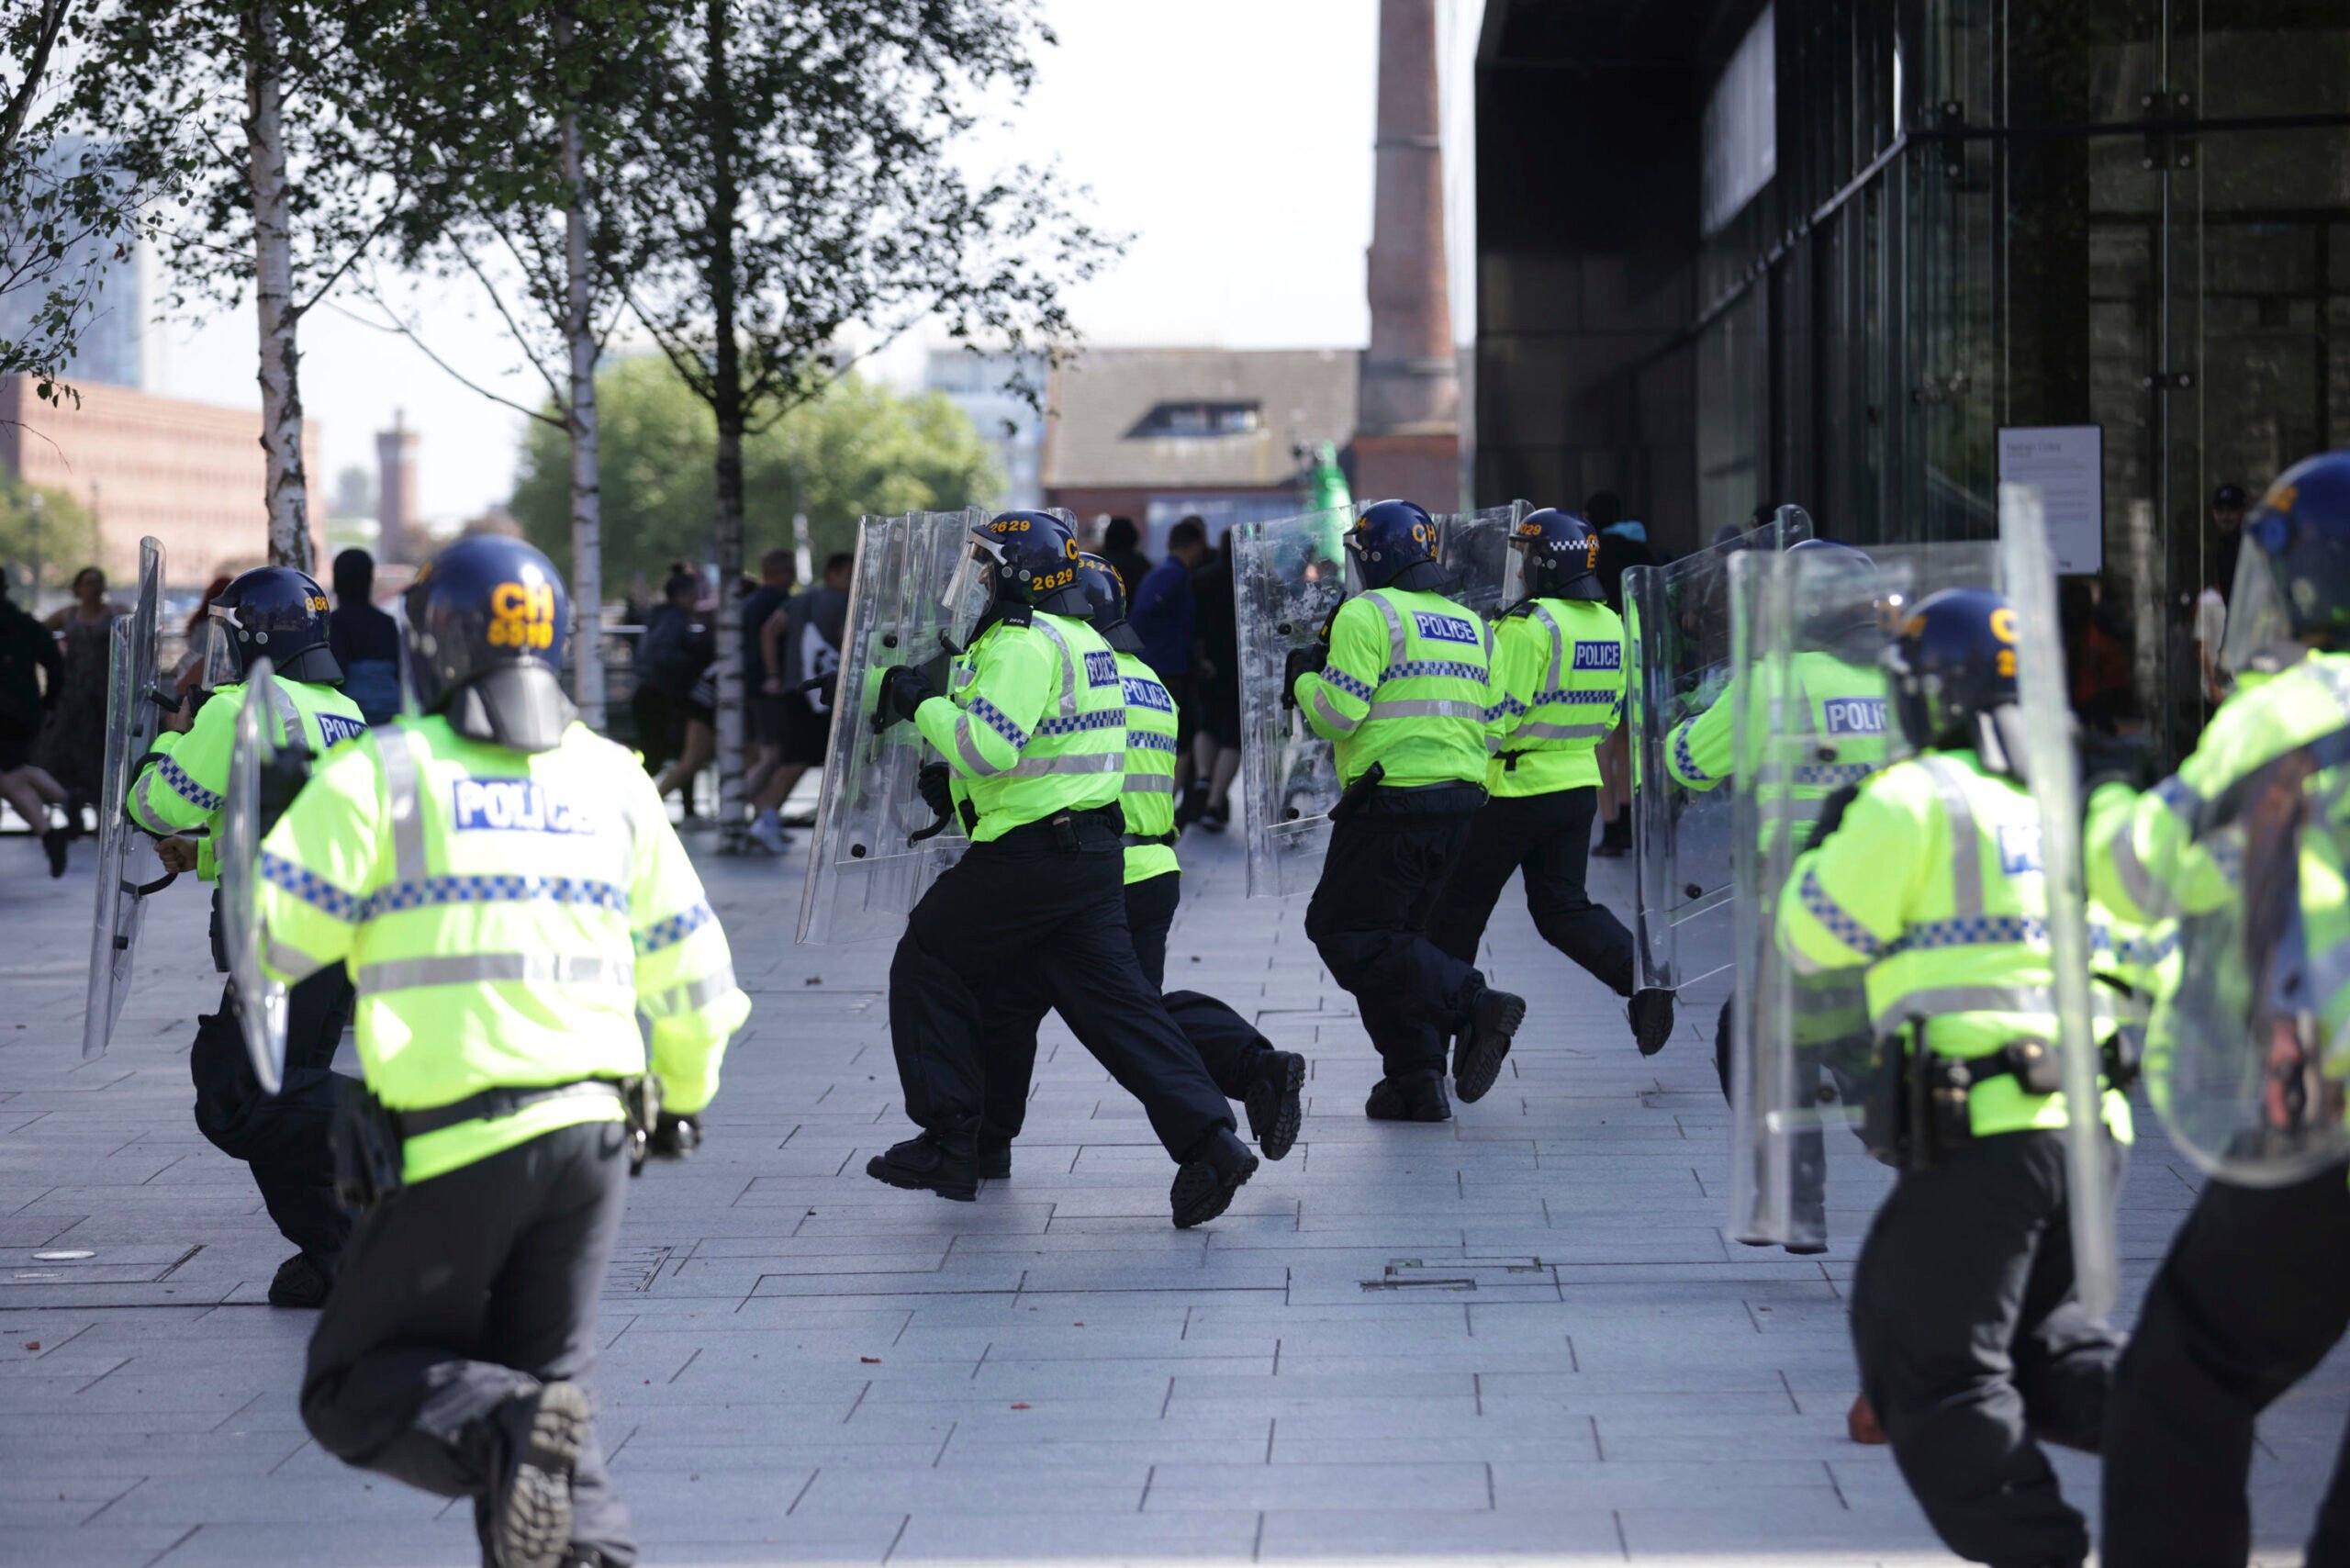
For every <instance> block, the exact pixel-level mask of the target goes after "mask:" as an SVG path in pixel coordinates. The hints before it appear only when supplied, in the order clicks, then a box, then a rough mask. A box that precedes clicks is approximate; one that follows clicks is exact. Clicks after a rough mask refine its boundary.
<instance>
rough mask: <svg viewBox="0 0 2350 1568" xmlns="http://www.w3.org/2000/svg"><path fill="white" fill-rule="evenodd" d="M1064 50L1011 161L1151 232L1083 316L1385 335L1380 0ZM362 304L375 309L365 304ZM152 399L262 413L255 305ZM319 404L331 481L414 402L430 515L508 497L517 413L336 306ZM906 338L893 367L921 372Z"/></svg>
mask: <svg viewBox="0 0 2350 1568" xmlns="http://www.w3.org/2000/svg"><path fill="white" fill-rule="evenodd" d="M1044 10H1045V13H1046V17H1048V19H1049V21H1050V23H1051V25H1052V27H1053V28H1054V29H1055V30H1056V31H1057V33H1058V34H1059V35H1060V40H1061V45H1060V48H1058V49H1057V50H1049V51H1047V52H1046V54H1045V56H1044V57H1043V59H1042V60H1040V61H1039V62H1038V70H1037V82H1036V87H1035V92H1034V93H1033V94H1032V95H1030V97H1029V99H1028V101H1027V104H1026V105H1025V106H1024V107H1022V108H1020V109H1018V110H1017V111H1015V112H1014V114H1013V129H1011V130H1009V131H1008V132H1005V133H1003V134H1002V136H1001V137H1000V138H992V137H991V138H990V141H989V143H988V147H989V149H990V150H992V149H993V148H994V147H995V145H996V143H997V142H998V141H999V140H1000V141H1001V147H1002V151H1001V152H1000V153H999V154H997V155H998V156H1001V157H1002V159H1003V160H1004V161H1007V162H1012V161H1026V162H1046V161H1049V160H1053V159H1056V158H1057V160H1058V162H1059V165H1060V168H1061V170H1062V172H1063V174H1065V176H1066V177H1067V178H1068V179H1069V180H1070V181H1071V182H1072V183H1074V184H1077V185H1084V186H1087V187H1089V188H1090V189H1091V208H1090V214H1089V215H1090V217H1091V218H1092V219H1093V221H1095V222H1096V224H1097V225H1098V226H1099V227H1101V228H1102V229H1105V230H1112V231H1119V232H1125V233H1128V234H1131V235H1133V236H1134V239H1133V242H1132V243H1131V245H1130V246H1129V247H1128V249H1127V252H1126V254H1125V258H1124V259H1123V260H1122V261H1120V262H1118V263H1116V264H1115V265H1114V266H1113V267H1112V268H1111V270H1110V271H1109V272H1108V273H1107V274H1105V275H1103V276H1102V277H1100V278H1097V279H1095V280H1094V281H1093V282H1091V284H1088V285H1086V286H1083V287H1082V288H1080V289H1078V290H1076V291H1074V292H1073V293H1072V294H1071V296H1070V306H1071V313H1072V315H1073V316H1074V318H1075V319H1076V321H1077V324H1078V326H1079V328H1080V330H1081V331H1082V332H1084V334H1085V335H1086V338H1087V339H1088V341H1090V342H1095V343H1102V344H1160V343H1181V344H1203V345H1219V346H1225V347H1233V348H1285V347H1324V346H1329V347H1349V348H1350V347H1360V345H1361V344H1362V343H1364V342H1366V341H1367V340H1368V338H1369V336H1370V310H1369V307H1368V306H1367V304H1366V302H1365V300H1364V296H1363V251H1364V247H1365V246H1366V245H1367V244H1369V242H1370V238H1371V136H1372V128H1373V119H1374V115H1373V110H1374V107H1375V106H1374V102H1373V99H1374V82H1375V78H1374V67H1375V57H1376V53H1377V32H1378V0H1185V3H1184V4H1182V5H1181V6H1146V5H1136V4H1134V3H1133V0H1046V3H1045V6H1044ZM417 303H418V306H419V307H420V313H421V315H422V316H423V318H424V319H427V320H428V321H431V322H433V323H435V324H436V325H437V326H439V327H440V328H441V330H442V332H443V333H445V341H442V340H441V339H440V338H439V336H438V334H436V343H435V346H436V348H438V349H439V350H440V352H442V353H444V354H446V355H448V356H450V357H452V358H453V359H455V360H456V361H457V362H458V363H459V364H461V365H462V366H463V367H464V369H465V370H466V371H467V373H468V374H470V375H476V376H479V377H483V378H486V379H489V380H491V381H492V382H493V383H494V384H495V385H496V386H498V389H499V390H500V391H502V392H504V393H506V394H507V395H508V396H510V397H513V398H516V399H518V400H520V401H523V402H526V403H534V402H536V401H537V400H538V393H539V383H537V381H536V379H535V377H533V376H532V375H530V374H529V373H528V372H526V371H520V370H519V369H518V368H517V367H515V366H513V365H512V364H510V363H509V361H510V356H509V355H505V354H502V353H499V351H498V338H497V335H496V332H495V330H494V329H493V328H492V327H490V326H489V325H487V323H484V324H479V325H476V324H474V323H472V322H469V321H468V320H467V317H468V316H469V315H470V314H471V309H470V307H469V302H468V301H467V300H466V299H465V297H464V296H462V295H460V294H454V293H450V294H438V293H432V292H425V293H422V294H420V296H419V297H418V301H417ZM352 304H353V308H364V305H362V304H361V303H360V302H357V301H353V302H352ZM151 342H152V347H153V351H154V352H153V354H152V359H153V362H154V365H153V372H152V374H153V377H154V379H153V381H152V389H153V390H155V391H157V392H160V393H162V394H165V395H167V396H172V397H180V398H196V399H199V400H202V401H207V402H217V403H229V404H239V405H243V406H246V407H258V406H259V403H260V393H259V390H258V388H257V387H256V386H255V384H254V379H253V377H254V363H255V358H256V346H255V342H254V327H253V321H252V309H251V307H250V306H247V307H245V308H242V309H240V310H237V311H233V312H224V313H222V314H220V315H218V316H215V317H214V318H212V319H208V320H206V321H203V322H201V323H192V322H188V321H185V320H174V321H170V322H166V323H163V324H162V325H160V326H158V327H157V328H155V329H154V330H153V336H152V339H151ZM302 345H303V356H302V394H303V399H304V402H305V404H306V405H307V408H308V414H309V416H310V418H311V419H312V420H316V421H318V422H319V424H320V425H322V426H323V433H324V436H325V452H324V458H325V471H324V472H323V473H321V474H319V475H316V476H313V480H312V484H313V495H314V497H316V498H317V499H315V500H314V502H313V507H314V515H319V514H320V512H321V510H322V504H323V501H324V498H325V497H327V496H328V495H330V494H331V492H332V489H333V485H334V476H335V475H336V474H337V473H338V472H340V471H341V469H342V468H344V467H346V466H349V465H353V464H359V465H365V466H367V467H368V468H369V469H370V470H371V471H372V469H373V468H374V465H375V431H378V430H381V429H387V428H389V426H390V424H391V420H392V413H393V410H394V409H401V410H403V411H404V412H405V415H406V418H407V421H408V425H409V426H410V428H412V429H415V430H417V431H420V435H421V440H420V451H419V454H418V456H419V470H420V479H421V482H422V483H421V488H422V510H423V512H424V515H425V516H426V518H427V519H428V520H451V519H457V518H463V517H466V516H470V515H472V514H474V513H476V512H478V511H480V510H482V509H483V508H484V507H486V506H487V505H489V504H490V503H491V502H493V501H500V500H503V499H504V498H506V496H507V495H508V494H509V491H510V489H511V487H512V484H513V475H514V460H515V451H516V448H517V445H518V443H519V442H520V434H521V430H522V426H523V423H524V421H523V420H522V418H521V416H520V415H519V414H516V413H514V412H512V411H510V410H509V409H503V408H500V407H498V405H497V404H495V403H491V402H489V401H487V400H486V399H484V398H480V397H478V396H477V395H476V394H475V393H473V392H471V391H468V390H466V389H465V388H464V387H463V386H459V385H458V384H457V383H456V382H454V381H453V380H451V379H450V378H449V377H448V376H447V375H444V374H443V373H442V371H440V370H439V369H437V368H435V367H434V366H433V365H432V364H431V363H430V362H429V361H428V360H426V359H425V358H424V357H423V356H422V355H421V354H420V353H419V352H418V351H417V350H416V349H415V348H413V347H412V346H410V345H409V344H408V343H407V342H403V341H401V340H399V339H397V338H393V337H387V336H386V335H385V334H383V333H381V332H379V331H375V330H371V329H368V328H366V327H363V326H360V325H358V324H356V323H355V322H353V321H352V320H350V319H346V318H344V317H342V316H340V315H338V314H337V313H336V312H335V311H334V310H332V309H330V308H322V309H319V310H318V311H315V312H313V313H312V315H311V316H310V317H309V318H308V320H307V321H306V322H305V324H304V328H303V335H302ZM922 349H923V343H922V342H918V341H909V342H905V343H903V344H901V346H900V348H899V350H898V351H897V352H894V353H890V354H889V355H888V356H886V358H884V359H883V360H882V361H881V362H880V364H879V367H878V369H879V373H880V374H882V375H887V376H889V377H890V378H892V379H897V380H901V381H905V380H912V379H913V378H915V377H917V376H918V375H919V374H920V370H921V351H922Z"/></svg>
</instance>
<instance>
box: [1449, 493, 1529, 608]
mask: <svg viewBox="0 0 2350 1568" xmlns="http://www.w3.org/2000/svg"><path fill="white" fill-rule="evenodd" d="M1532 510H1534V509H1533V507H1532V506H1531V505H1529V504H1528V503H1527V502H1525V501H1512V502H1510V503H1509V505H1507V506H1505V507H1486V508H1484V509H1483V510H1478V511H1469V512H1456V513H1454V514H1453V515H1451V516H1449V517H1441V518H1438V520H1437V531H1436V551H1437V561H1438V565H1440V566H1443V567H1444V569H1445V572H1446V574H1447V576H1448V577H1449V580H1450V584H1451V586H1450V587H1449V588H1447V590H1446V593H1447V595H1448V597H1449V598H1450V599H1453V600H1454V601H1455V602H1456V603H1458V604H1459V605H1460V607H1461V608H1462V609H1464V610H1475V611H1476V612H1477V613H1478V614H1480V615H1485V616H1491V615H1494V614H1497V613H1499V611H1500V610H1501V608H1502V575H1503V570H1504V568H1505V567H1506V566H1508V564H1509V541H1510V535H1511V534H1512V533H1514V532H1516V529H1517V525H1518V522H1519V521H1520V520H1521V519H1523V518H1524V517H1526V516H1527V513H1529V512H1531V511H1532Z"/></svg>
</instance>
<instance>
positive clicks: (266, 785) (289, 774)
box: [261, 746, 310, 834]
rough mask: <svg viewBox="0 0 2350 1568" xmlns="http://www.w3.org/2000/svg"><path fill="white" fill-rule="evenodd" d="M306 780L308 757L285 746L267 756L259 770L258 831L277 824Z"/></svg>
mask: <svg viewBox="0 0 2350 1568" xmlns="http://www.w3.org/2000/svg"><path fill="white" fill-rule="evenodd" d="M309 781H310V754H309V753H308V751H306V750H297V749H295V748H294V747H292V746H288V747H286V748H285V749H284V750H282V751H280V752H278V753H277V755H276V756H273V757H271V758H270V759H269V761H268V762H267V763H266V764H264V765H263V767H262V770H261V831H262V832H263V834H266V833H268V832H269V830H270V829H271V828H274V827H275V826H276V825H277V819H278V818H280V817H282V816H284V815H285V808H286V807H288V806H290V805H292V804H293V803H294V797H295V796H297V795H298V794H300V793H301V792H302V786H303V785H305V784H308V782H309Z"/></svg>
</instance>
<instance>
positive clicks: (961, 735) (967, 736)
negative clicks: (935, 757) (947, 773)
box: [955, 713, 1003, 778]
mask: <svg viewBox="0 0 2350 1568" xmlns="http://www.w3.org/2000/svg"><path fill="white" fill-rule="evenodd" d="M955 755H956V756H959V757H961V758H962V759H963V766H964V767H965V768H966V769H968V771H969V772H970V774H971V776H972V777H973V778H992V777H994V776H995V775H996V774H998V773H1001V772H1002V771H1003V769H1002V768H1000V767H997V766H996V765H995V764H994V763H992V762H990V761H989V760H988V759H987V757H986V756H985V755H984V754H983V753H981V752H980V750H979V737H978V736H976V735H974V734H971V716H970V715H969V714H968V713H964V714H960V715H958V716H957V718H956V720H955Z"/></svg>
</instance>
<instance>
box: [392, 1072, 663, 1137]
mask: <svg viewBox="0 0 2350 1568" xmlns="http://www.w3.org/2000/svg"><path fill="white" fill-rule="evenodd" d="M588 1099H599V1100H602V1099H608V1100H610V1101H612V1102H613V1103H615V1104H620V1105H623V1106H624V1105H625V1104H626V1103H627V1095H626V1094H625V1093H624V1092H622V1090H621V1086H620V1085H619V1084H618V1083H615V1082H614V1081H612V1080H610V1079H609V1078H588V1079H582V1080H580V1081H578V1082H576V1083H556V1084H551V1085H548V1086H546V1087H544V1088H538V1089H485V1090H483V1091H482V1092H480V1093H478V1094H468V1095H466V1096H465V1097H464V1099H462V1100H456V1101H452V1102H451V1103H448V1104H446V1105H434V1106H432V1107H431V1108H430V1109H429V1110H423V1111H394V1112H392V1113H391V1117H392V1126H393V1127H394V1129H395V1130H396V1131H397V1132H398V1134H399V1136H400V1137H404V1138H410V1137H424V1136H425V1135H426V1134H427V1133H437V1132H444V1131H446V1130H447V1129H449V1128H451V1127H453V1126H462V1125H463V1124H464V1123H466V1122H482V1121H496V1120H498V1119H499V1118H501V1117H505V1116H510V1115H512V1114H515V1113H516V1112H517V1111H521V1110H526V1109H528V1108H529V1107H531V1106H532V1105H541V1104H544V1103H546V1102H548V1101H550V1100H588Z"/></svg>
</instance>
